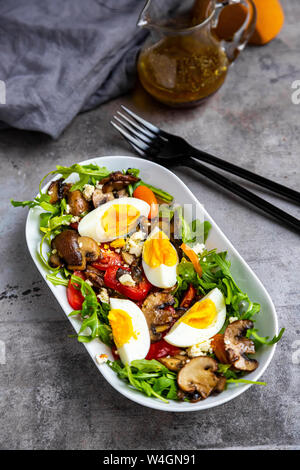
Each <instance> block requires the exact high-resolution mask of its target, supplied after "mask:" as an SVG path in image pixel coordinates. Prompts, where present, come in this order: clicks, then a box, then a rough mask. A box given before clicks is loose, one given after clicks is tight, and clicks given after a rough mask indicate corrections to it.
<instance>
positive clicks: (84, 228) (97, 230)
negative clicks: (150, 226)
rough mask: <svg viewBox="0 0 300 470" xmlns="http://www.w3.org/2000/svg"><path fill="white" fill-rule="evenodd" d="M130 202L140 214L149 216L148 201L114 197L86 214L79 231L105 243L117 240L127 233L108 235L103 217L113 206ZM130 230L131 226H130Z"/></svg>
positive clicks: (82, 234)
mask: <svg viewBox="0 0 300 470" xmlns="http://www.w3.org/2000/svg"><path fill="white" fill-rule="evenodd" d="M122 204H128V205H131V206H134V207H135V208H136V209H137V210H138V211H139V212H140V216H144V217H148V214H149V212H150V206H149V204H148V203H147V202H145V201H142V200H141V199H137V198H134V197H121V198H119V199H113V200H112V201H109V202H106V203H105V204H102V205H101V206H99V207H97V209H94V210H93V211H91V212H89V213H88V214H87V215H86V216H84V217H83V218H82V219H81V221H80V222H79V225H78V232H79V234H80V235H81V236H82V237H91V238H93V239H94V240H96V241H97V242H100V243H104V242H110V241H112V240H115V239H116V238H119V237H123V236H124V235H126V234H121V235H119V236H118V237H111V236H108V235H107V233H106V232H105V230H104V228H103V226H102V217H103V215H104V214H105V212H106V211H107V209H109V208H110V207H111V206H114V205H122ZM129 230H130V228H129Z"/></svg>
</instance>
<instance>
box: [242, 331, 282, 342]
mask: <svg viewBox="0 0 300 470" xmlns="http://www.w3.org/2000/svg"><path fill="white" fill-rule="evenodd" d="M257 331H258V330H257V329H255V328H250V329H249V330H248V331H247V334H246V336H247V338H253V339H254V341H255V344H256V345H257V343H259V344H261V345H262V344H265V345H267V346H272V345H273V344H276V343H278V341H280V340H281V337H282V335H283V333H284V332H285V328H281V330H280V332H279V335H278V336H276V335H275V336H274V337H273V338H272V339H269V337H268V336H265V337H264V336H259V335H258V333H257Z"/></svg>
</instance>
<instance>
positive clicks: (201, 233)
mask: <svg viewBox="0 0 300 470" xmlns="http://www.w3.org/2000/svg"><path fill="white" fill-rule="evenodd" d="M210 229H211V223H210V222H209V221H208V220H204V222H200V220H199V219H195V220H193V221H192V222H191V223H190V232H191V238H190V240H188V241H187V243H196V242H198V243H205V242H206V240H207V237H208V235H209V231H210ZM193 234H194V236H192V235H193ZM185 243H186V242H185Z"/></svg>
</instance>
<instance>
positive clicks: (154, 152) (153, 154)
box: [111, 105, 300, 231]
mask: <svg viewBox="0 0 300 470" xmlns="http://www.w3.org/2000/svg"><path fill="white" fill-rule="evenodd" d="M121 107H122V111H123V112H120V111H118V112H117V115H115V116H114V121H111V124H112V125H113V126H114V127H115V128H116V129H117V130H118V131H119V132H120V133H121V134H122V135H123V136H124V137H125V139H126V140H127V141H128V142H129V144H130V145H131V146H132V147H133V149H134V150H135V151H136V152H137V153H138V154H139V155H141V156H142V157H145V158H148V159H151V160H156V161H157V160H158V161H159V162H160V163H161V164H163V165H164V166H167V167H169V166H172V165H183V166H187V167H189V168H192V169H193V170H196V171H198V172H199V173H201V174H202V175H204V176H206V177H207V178H209V179H211V180H212V181H214V182H216V183H217V184H219V185H220V186H222V187H223V188H225V189H227V190H228V191H231V192H232V193H234V194H236V195H237V196H239V197H241V198H242V199H244V200H246V201H248V202H249V203H250V204H252V205H254V206H255V207H257V208H259V209H261V210H262V211H264V212H266V213H268V214H269V215H271V216H273V217H276V218H277V219H278V220H281V221H282V222H284V223H286V224H288V225H290V226H292V227H294V228H296V229H297V230H298V231H299V230H300V221H299V220H298V219H296V218H295V217H293V216H291V215H290V214H288V213H286V212H284V211H283V210H281V209H279V208H278V207H276V206H274V205H273V204H270V203H269V202H267V201H266V200H264V199H262V198H261V197H259V196H257V195H256V194H254V193H252V192H251V191H249V190H247V189H245V188H243V187H242V186H240V185H238V184H237V183H235V182H233V181H231V180H230V179H228V178H226V177H225V176H223V175H221V174H219V173H217V172H216V171H214V170H212V169H211V168H209V167H207V166H205V165H202V164H201V163H200V162H199V160H201V161H204V162H206V163H209V164H211V165H214V166H217V167H218V168H221V169H222V170H225V171H227V172H229V173H232V174H235V175H237V176H239V177H241V178H244V179H246V180H248V181H251V182H253V183H255V184H257V185H258V186H262V187H264V188H267V189H269V190H271V191H273V192H274V193H276V194H279V195H281V196H284V197H286V198H288V199H291V200H292V201H294V202H298V203H300V193H299V192H297V191H295V190H293V189H290V188H286V187H285V186H283V185H281V184H278V183H276V182H274V181H271V180H269V179H267V178H264V177H263V176H260V175H257V174H255V173H252V172H251V171H248V170H246V169H244V168H241V167H239V166H237V165H233V164H232V163H229V162H227V161H225V160H222V159H221V158H218V157H215V156H213V155H210V154H208V153H206V152H203V151H202V150H198V149H196V148H194V147H192V146H191V145H190V144H189V143H188V142H186V141H185V140H184V139H183V138H182V137H179V136H176V135H173V134H170V133H168V132H165V131H163V130H162V129H159V128H158V127H156V126H154V125H153V124H151V123H150V122H148V121H146V120H145V119H143V118H141V117H140V116H138V115H137V114H135V113H133V112H132V111H131V110H130V109H128V108H126V107H125V106H123V105H122V106H121Z"/></svg>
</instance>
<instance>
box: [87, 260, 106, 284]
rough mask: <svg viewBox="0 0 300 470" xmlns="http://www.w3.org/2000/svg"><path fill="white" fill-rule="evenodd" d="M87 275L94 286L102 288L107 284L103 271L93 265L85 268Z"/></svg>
mask: <svg viewBox="0 0 300 470" xmlns="http://www.w3.org/2000/svg"><path fill="white" fill-rule="evenodd" d="M85 276H86V278H87V279H88V280H89V281H91V283H92V284H93V287H96V288H97V289H100V288H101V287H104V286H105V283H104V272H103V271H99V270H98V269H96V268H94V267H93V266H87V268H86V270H85Z"/></svg>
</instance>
